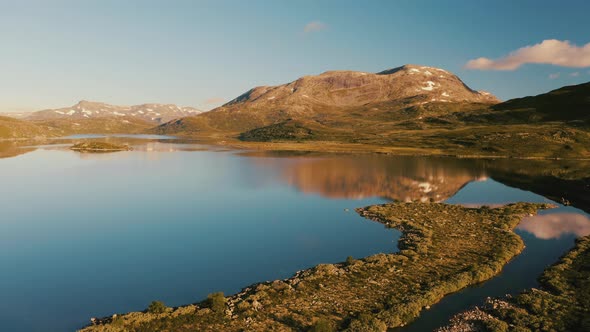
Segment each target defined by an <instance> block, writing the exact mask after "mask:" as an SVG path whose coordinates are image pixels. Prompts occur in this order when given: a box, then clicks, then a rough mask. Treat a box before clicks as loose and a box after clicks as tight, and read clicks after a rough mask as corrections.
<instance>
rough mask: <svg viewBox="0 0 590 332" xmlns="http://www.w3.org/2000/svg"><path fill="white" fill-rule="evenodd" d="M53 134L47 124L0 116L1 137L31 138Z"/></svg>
mask: <svg viewBox="0 0 590 332" xmlns="http://www.w3.org/2000/svg"><path fill="white" fill-rule="evenodd" d="M46 136H53V134H52V133H51V130H50V129H49V128H47V127H45V126H40V125H36V124H33V123H30V122H28V121H22V120H18V119H14V118H9V117H5V116H0V139H14V138H31V137H46Z"/></svg>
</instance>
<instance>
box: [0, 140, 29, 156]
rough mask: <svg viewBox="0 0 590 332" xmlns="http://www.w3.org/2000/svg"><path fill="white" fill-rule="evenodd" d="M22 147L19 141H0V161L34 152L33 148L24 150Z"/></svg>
mask: <svg viewBox="0 0 590 332" xmlns="http://www.w3.org/2000/svg"><path fill="white" fill-rule="evenodd" d="M22 145H23V142H21V141H5V142H2V141H0V159H1V158H12V157H16V156H20V155H21V154H25V153H27V152H31V151H35V150H36V149H35V148H24V147H22Z"/></svg>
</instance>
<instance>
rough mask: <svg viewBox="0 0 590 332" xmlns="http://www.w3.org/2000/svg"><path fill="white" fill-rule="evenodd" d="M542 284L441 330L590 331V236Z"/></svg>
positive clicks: (492, 301)
mask: <svg viewBox="0 0 590 332" xmlns="http://www.w3.org/2000/svg"><path fill="white" fill-rule="evenodd" d="M539 283H540V288H539V289H530V290H527V291H526V292H524V293H522V294H520V295H517V296H515V297H508V298H506V299H489V300H488V301H487V303H486V304H485V305H484V306H483V307H482V308H477V309H475V310H472V311H468V312H465V313H461V314H459V315H457V316H456V317H455V318H453V320H452V322H451V325H450V326H448V327H445V328H443V329H441V330H442V331H473V330H477V329H478V328H479V330H477V331H480V330H483V331H522V332H524V331H590V236H587V237H584V238H581V239H579V240H578V241H577V242H576V246H575V248H574V249H572V250H571V251H570V252H569V253H567V254H566V255H565V256H564V257H562V258H561V260H560V261H559V262H558V263H557V264H555V265H553V266H552V267H550V268H548V269H547V270H546V271H545V272H544V273H543V275H542V276H541V277H540V278H539ZM478 313H483V314H478ZM465 328H469V329H465Z"/></svg>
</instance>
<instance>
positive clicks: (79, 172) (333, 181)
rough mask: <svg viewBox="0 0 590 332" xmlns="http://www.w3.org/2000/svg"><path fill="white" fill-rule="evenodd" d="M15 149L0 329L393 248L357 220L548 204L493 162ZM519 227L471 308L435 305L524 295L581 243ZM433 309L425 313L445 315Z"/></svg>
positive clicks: (128, 306)
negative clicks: (425, 205)
mask: <svg viewBox="0 0 590 332" xmlns="http://www.w3.org/2000/svg"><path fill="white" fill-rule="evenodd" d="M23 152H26V153H23V154H18V153H15V152H14V149H13V148H11V150H10V154H8V153H6V154H5V155H6V156H10V157H9V158H4V159H0V174H2V187H1V189H0V206H1V208H2V216H1V221H0V266H2V269H1V270H0V294H1V296H0V330H2V331H72V330H75V329H76V328H79V327H81V326H83V325H85V324H87V323H88V321H89V318H90V317H96V316H105V315H110V314H112V313H114V312H127V311H134V310H143V309H144V308H145V307H146V306H147V305H148V304H149V302H151V301H152V300H155V299H158V300H162V301H164V302H165V303H166V304H167V305H170V306H175V305H181V304H187V303H192V302H195V301H196V300H200V299H202V298H204V297H205V296H206V295H207V294H208V293H211V292H214V291H220V290H221V291H224V292H225V293H226V294H231V293H234V292H237V291H239V290H240V289H241V288H242V287H245V286H247V285H249V284H251V283H254V282H258V281H265V280H272V279H277V278H286V277H288V276H290V275H292V274H293V273H294V272H295V271H297V270H300V269H303V268H307V267H311V266H313V265H316V264H318V263H326V262H339V261H343V260H344V259H345V258H346V257H347V256H354V257H364V256H368V255H371V254H375V253H379V252H394V251H396V250H397V249H396V244H397V239H398V238H399V233H398V232H397V231H395V230H389V229H386V228H384V227H383V226H382V225H380V224H378V223H374V222H371V221H368V220H365V219H363V218H360V217H359V216H357V215H356V213H354V211H353V208H355V207H360V206H365V205H370V204H377V203H385V202H388V201H390V200H402V201H405V200H423V201H426V200H435V201H447V202H450V203H461V204H494V203H506V202H511V201H542V202H544V201H548V199H546V198H544V197H542V196H539V195H536V194H533V193H531V192H528V191H523V190H519V189H514V188H511V187H509V186H506V185H504V184H501V183H499V182H496V181H494V180H492V179H490V178H489V177H490V176H492V178H493V173H494V170H493V167H492V166H493V162H492V164H490V162H483V161H469V160H457V159H451V158H412V157H378V156H352V157H351V156H348V157H345V156H321V155H305V154H303V155H301V154H300V155H299V156H295V157H293V156H289V154H272V155H259V154H247V153H237V152H232V151H209V150H207V148H206V147H204V146H199V145H195V144H177V143H174V142H173V141H170V142H167V141H166V140H160V141H154V142H149V143H142V144H137V145H135V150H134V151H130V152H120V153H114V154H80V153H77V152H73V151H69V150H66V149H64V148H63V147H62V146H60V145H58V146H43V147H41V148H38V149H36V150H33V149H31V148H28V149H26V150H23ZM503 174H504V176H505V173H503ZM347 209H350V211H347ZM519 227H520V229H519V234H521V235H522V236H523V238H524V239H525V241H526V244H527V249H526V251H525V252H524V253H523V255H521V256H519V257H518V258H517V259H516V260H514V261H513V262H512V263H510V265H509V266H507V268H506V269H505V272H504V274H503V275H502V276H501V277H499V278H496V279H494V280H492V281H491V282H489V283H486V284H484V286H482V287H479V288H473V289H476V290H477V291H480V292H481V293H482V294H481V295H480V294H476V295H473V294H472V293H468V295H467V296H463V297H461V296H460V294H456V295H453V296H455V297H457V296H459V297H458V299H455V300H451V304H450V305H447V306H446V307H450V306H451V305H455V306H456V307H460V306H465V305H467V304H469V303H471V302H477V301H480V300H481V299H482V298H484V297H485V296H489V295H492V296H493V295H496V293H499V294H504V293H506V292H516V291H519V290H521V289H523V288H526V287H530V286H531V285H534V283H535V278H536V277H537V276H538V275H539V273H540V272H541V271H542V270H543V268H544V267H545V266H546V265H548V264H551V263H553V262H554V261H555V260H556V259H557V258H558V257H559V255H561V254H562V253H564V252H565V251H566V250H567V249H568V248H569V247H571V246H572V244H573V239H574V238H575V236H580V235H583V234H587V233H590V220H589V219H588V215H587V214H585V213H584V212H582V211H581V210H578V209H575V208H572V207H561V208H559V209H555V210H551V211H546V212H544V213H543V215H542V216H540V217H536V219H532V220H525V221H524V222H523V223H522V224H521V226H519ZM485 287H488V288H489V289H488V288H485ZM470 290H471V289H470ZM470 290H467V291H466V293H467V292H469V291H470ZM471 298H473V299H474V300H473V301H471V302H470V300H469V299H471ZM436 308H437V307H433V308H432V309H431V310H430V311H429V313H430V314H434V315H435V316H437V315H438V316H437V317H438V319H439V320H440V319H443V318H444V317H446V315H447V313H445V312H442V311H440V312H439V311H437V310H436ZM453 308H454V307H453ZM453 310H454V309H453ZM452 313H453V312H452ZM419 323H420V321H418V322H416V324H419ZM415 326H418V325H415Z"/></svg>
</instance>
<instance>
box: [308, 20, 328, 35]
mask: <svg viewBox="0 0 590 332" xmlns="http://www.w3.org/2000/svg"><path fill="white" fill-rule="evenodd" d="M327 27H328V26H327V25H326V23H323V22H320V21H313V22H309V23H307V24H306V25H305V27H303V32H305V33H310V32H316V31H321V30H325V29H326V28H327Z"/></svg>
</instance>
